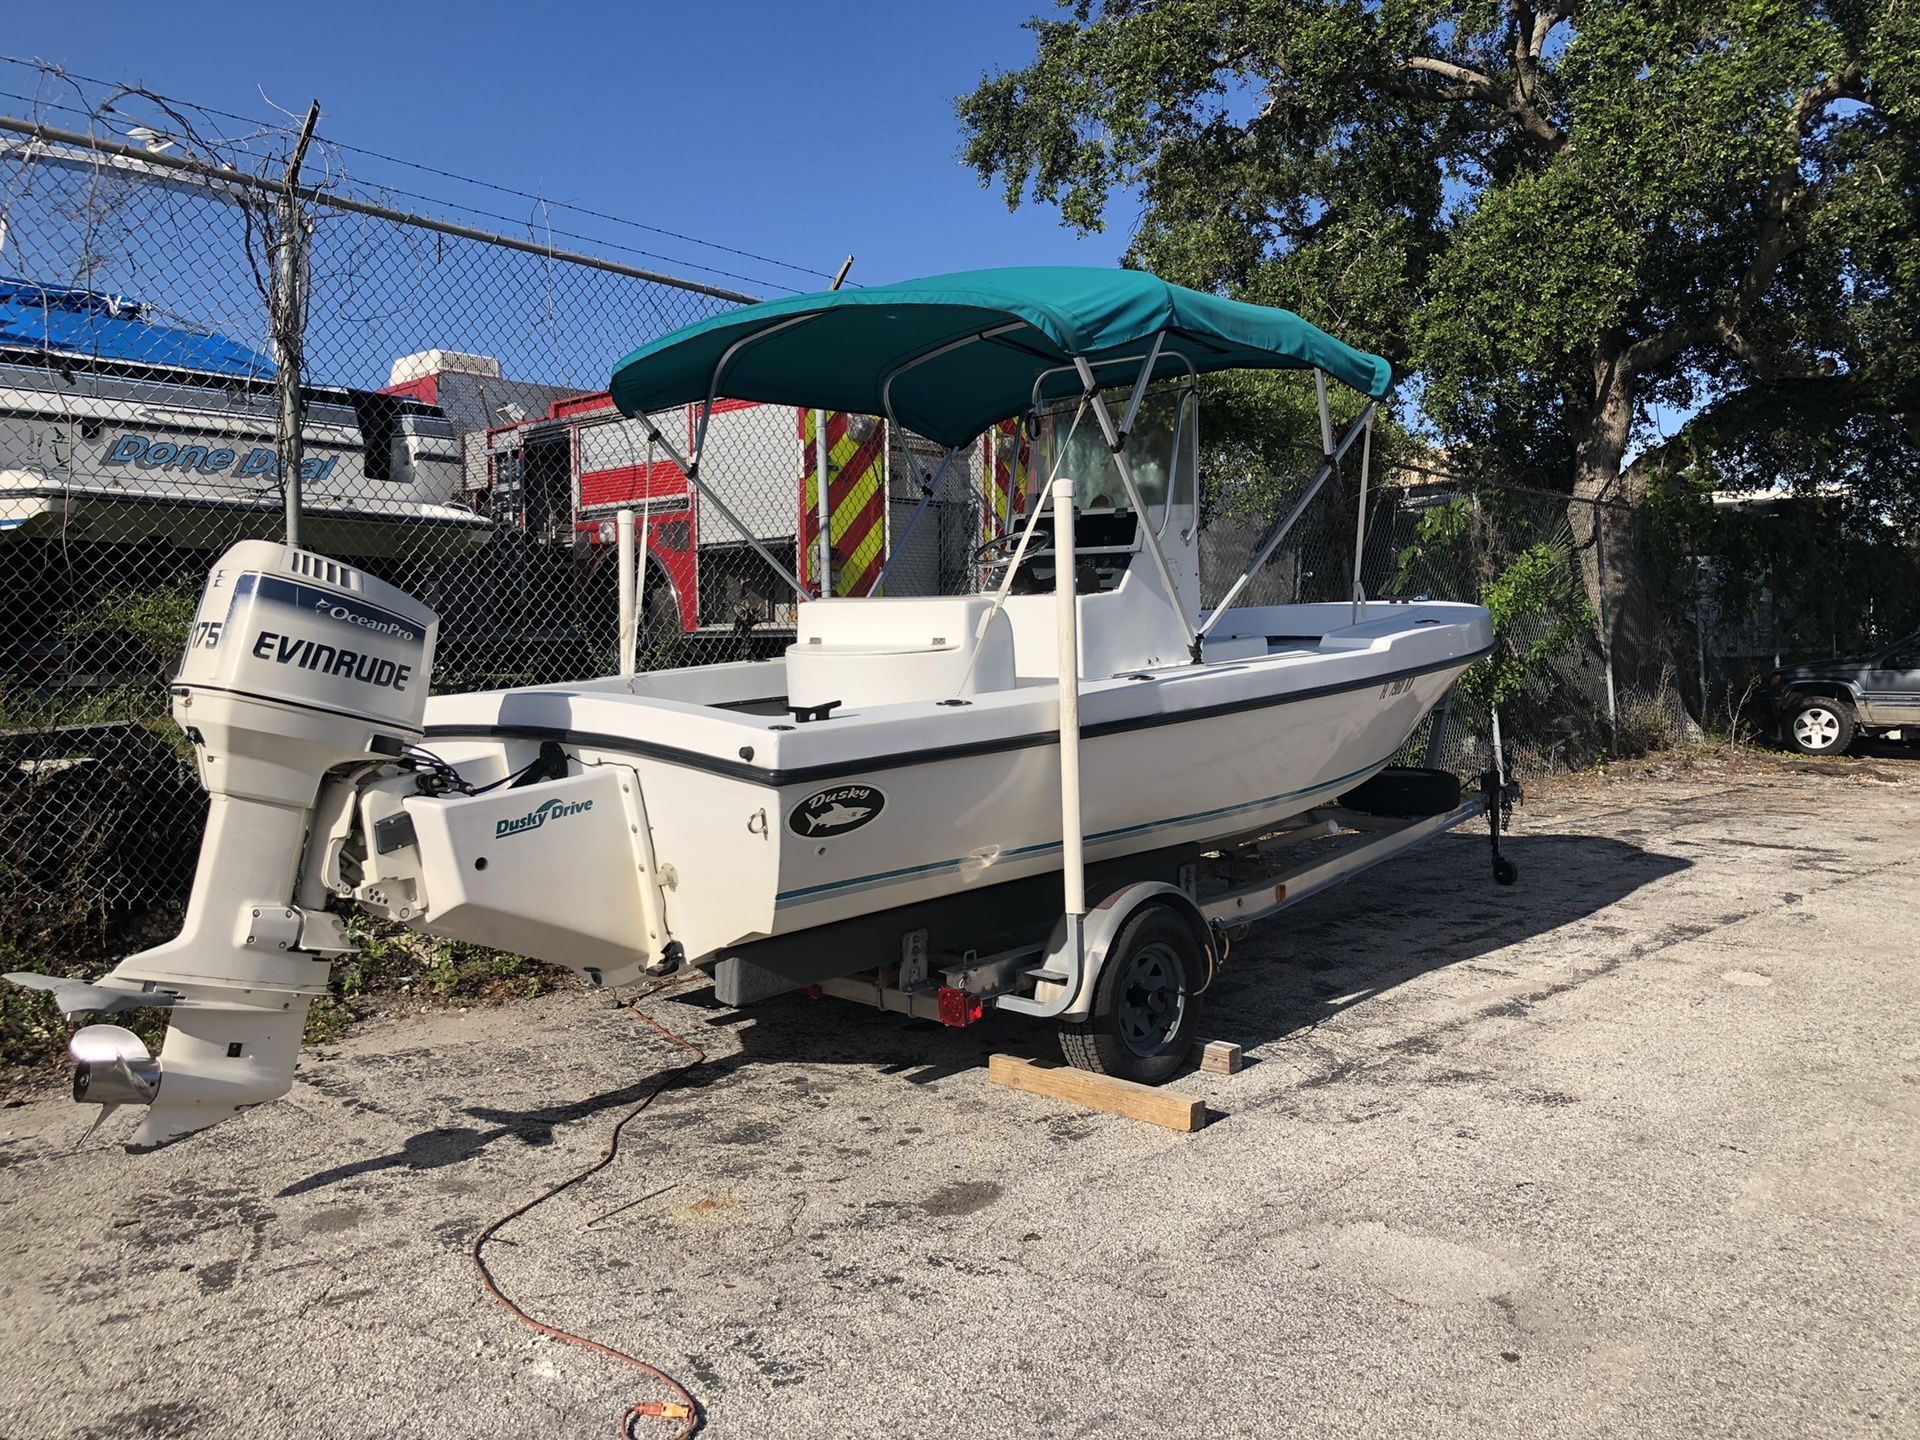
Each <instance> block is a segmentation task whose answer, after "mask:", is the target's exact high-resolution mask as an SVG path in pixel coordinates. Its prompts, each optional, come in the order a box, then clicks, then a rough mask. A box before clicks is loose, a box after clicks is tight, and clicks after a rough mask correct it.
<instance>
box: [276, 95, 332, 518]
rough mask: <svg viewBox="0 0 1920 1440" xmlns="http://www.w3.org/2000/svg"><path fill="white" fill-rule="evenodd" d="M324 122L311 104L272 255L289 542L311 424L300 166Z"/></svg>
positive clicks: (296, 144) (281, 455) (280, 446)
mask: <svg viewBox="0 0 1920 1440" xmlns="http://www.w3.org/2000/svg"><path fill="white" fill-rule="evenodd" d="M319 122H320V102H319V101H318V100H315V101H314V102H313V103H312V104H311V105H309V106H308V107H307V118H306V121H305V122H304V123H303V124H302V125H301V126H300V138H299V139H298V140H296V141H295V142H294V146H293V158H292V159H291V160H290V161H288V163H287V174H286V183H285V184H284V185H283V186H282V187H281V191H280V198H279V200H278V201H277V202H276V208H277V209H278V211H279V222H278V225H277V226H276V229H277V231H278V238H279V242H280V249H279V253H278V254H277V255H276V256H275V257H274V279H273V284H272V286H271V288H270V291H269V294H270V297H271V303H270V306H269V310H270V313H269V315H268V326H269V328H270V329H271V330H272V332H273V367H274V376H273V380H274V389H275V392H276V394H277V396H278V399H279V401H280V418H279V424H278V427H277V428H278V434H277V435H276V436H275V437H274V438H275V441H276V442H277V443H276V445H275V449H276V450H278V452H279V456H278V459H279V464H280V488H281V492H282V494H283V495H284V497H285V500H286V513H287V544H289V545H296V546H297V545H298V544H299V543H300V463H301V461H302V460H303V459H304V458H305V456H304V455H303V453H302V451H303V448H304V445H303V442H304V439H305V429H306V423H307V401H306V395H305V393H304V392H303V391H302V390H301V388H300V382H301V363H302V356H301V352H302V349H303V348H304V346H305V343H306V324H307V235H306V215H305V213H304V212H303V211H302V209H301V206H300V192H299V186H300V166H301V164H302V163H303V162H304V161H305V160H306V158H307V145H308V143H309V142H311V141H312V139H313V127H314V126H315V125H317V124H318V123H319Z"/></svg>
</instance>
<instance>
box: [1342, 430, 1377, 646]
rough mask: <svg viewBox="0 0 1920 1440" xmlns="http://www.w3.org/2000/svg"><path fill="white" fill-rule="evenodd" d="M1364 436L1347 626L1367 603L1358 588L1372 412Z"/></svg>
mask: <svg viewBox="0 0 1920 1440" xmlns="http://www.w3.org/2000/svg"><path fill="white" fill-rule="evenodd" d="M1366 422H1367V429H1366V434H1365V435H1364V436H1363V437H1362V438H1361V441H1360V513H1359V514H1358V515H1356V516H1355V517H1354V521H1353V597H1352V598H1353V618H1352V619H1351V620H1350V621H1349V622H1348V623H1349V624H1353V625H1358V624H1359V623H1360V610H1361V607H1362V606H1364V605H1365V604H1366V603H1367V597H1366V592H1365V591H1364V590H1362V589H1361V588H1360V567H1361V566H1362V564H1364V563H1365V561H1366V555H1367V471H1368V469H1369V468H1370V467H1371V466H1372V464H1373V411H1371V410H1369V411H1367V414H1366Z"/></svg>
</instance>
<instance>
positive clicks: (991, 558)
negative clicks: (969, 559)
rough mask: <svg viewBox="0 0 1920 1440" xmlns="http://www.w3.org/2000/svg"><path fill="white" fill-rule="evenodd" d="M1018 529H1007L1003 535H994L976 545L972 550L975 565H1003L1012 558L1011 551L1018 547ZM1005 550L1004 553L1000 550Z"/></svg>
mask: <svg viewBox="0 0 1920 1440" xmlns="http://www.w3.org/2000/svg"><path fill="white" fill-rule="evenodd" d="M1020 534H1021V532H1020V531H1018V530H1009V531H1008V532H1007V533H1006V534H1004V535H996V536H994V537H993V539H991V540H989V541H987V543H986V544H984V545H976V546H975V547H974V551H973V563H974V564H976V565H1004V564H1006V563H1007V562H1008V561H1009V560H1011V559H1013V552H1014V551H1016V550H1018V549H1019V548H1020ZM1002 551H1005V552H1006V553H1005V554H1002V553H1001V552H1002Z"/></svg>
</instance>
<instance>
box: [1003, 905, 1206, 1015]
mask: <svg viewBox="0 0 1920 1440" xmlns="http://www.w3.org/2000/svg"><path fill="white" fill-rule="evenodd" d="M1143 905H1164V906H1166V907H1167V908H1168V909H1169V910H1171V911H1173V912H1174V914H1176V915H1178V916H1179V917H1180V918H1181V919H1182V920H1184V921H1186V923H1187V928H1188V929H1190V930H1191V931H1192V932H1193V939H1194V943H1195V944H1197V945H1198V946H1199V947H1200V950H1201V953H1202V954H1204V955H1205V956H1206V957H1207V964H1208V966H1209V968H1210V969H1211V968H1212V967H1215V966H1218V964H1219V963H1220V962H1219V952H1218V947H1217V946H1216V944H1215V941H1214V937H1213V930H1212V927H1210V926H1209V925H1208V924H1207V920H1206V917H1205V916H1204V915H1202V914H1201V913H1200V907H1199V906H1198V905H1197V904H1195V903H1194V900H1193V897H1192V896H1191V895H1189V894H1187V892H1186V891H1184V890H1182V889H1181V888H1180V887H1179V886H1177V885H1169V884H1167V883H1166V882H1165V881H1163V880H1136V881H1133V882H1131V883H1121V884H1118V885H1116V886H1114V888H1113V889H1111V890H1109V891H1108V892H1107V893H1106V894H1105V895H1104V896H1102V897H1101V898H1100V899H1098V900H1096V901H1094V903H1093V904H1092V905H1091V906H1089V907H1088V910H1087V918H1086V923H1085V927H1084V933H1085V939H1084V942H1083V943H1084V946H1085V948H1084V951H1083V958H1084V961H1085V963H1084V965H1083V966H1082V967H1081V972H1080V987H1079V993H1078V994H1077V995H1075V996H1074V997H1073V1001H1072V1003H1070V1004H1069V1005H1068V1006H1067V1007H1066V1008H1065V1009H1064V1010H1061V1011H1060V1012H1059V1014H1058V1017H1057V1018H1059V1019H1061V1020H1085V1019H1087V1018H1088V1016H1089V1015H1090V1014H1091V1013H1092V1010H1093V991H1094V987H1095V986H1096V985H1098V984H1099V982H1100V967H1101V966H1102V965H1104V964H1106V961H1107V955H1108V953H1109V952H1110V951H1111V950H1112V948H1113V942H1114V940H1115V939H1116V938H1118V936H1119V934H1120V932H1121V931H1122V930H1123V929H1125V928H1126V924H1127V921H1129V920H1131V919H1132V918H1133V916H1134V914H1135V912H1136V911H1138V910H1139V909H1140V907H1141V906H1143ZM1066 948H1067V919H1066V916H1064V915H1063V916H1061V917H1060V919H1059V920H1058V921H1057V922H1055V924H1054V927H1053V934H1052V935H1051V936H1050V937H1049V938H1048V940H1047V952H1046V958H1045V960H1044V962H1043V963H1042V965H1041V969H1042V970H1045V971H1051V972H1053V973H1054V974H1071V973H1072V966H1071V964H1070V963H1069V961H1068V959H1067V955H1066ZM1059 988H1060V987H1058V986H1050V985H1047V984H1046V983H1044V982H1043V983H1042V984H1040V985H1039V986H1038V987H1037V988H1036V989H1035V992H1034V993H1035V998H1037V999H1043V1000H1044V999H1048V998H1056V999H1057V998H1058V994H1059Z"/></svg>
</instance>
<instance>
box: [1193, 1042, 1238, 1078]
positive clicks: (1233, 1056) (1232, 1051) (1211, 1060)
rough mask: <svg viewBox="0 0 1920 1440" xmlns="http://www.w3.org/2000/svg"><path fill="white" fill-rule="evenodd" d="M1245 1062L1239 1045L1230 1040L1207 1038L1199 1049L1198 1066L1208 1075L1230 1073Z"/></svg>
mask: <svg viewBox="0 0 1920 1440" xmlns="http://www.w3.org/2000/svg"><path fill="white" fill-rule="evenodd" d="M1245 1063H1246V1061H1245V1057H1243V1056H1242V1055H1241V1053H1240V1047H1239V1046H1238V1045H1235V1044H1234V1043H1233V1042H1232V1041H1230V1040H1209V1041H1208V1042H1207V1043H1206V1045H1205V1047H1204V1048H1202V1050H1201V1051H1200V1068H1201V1069H1202V1070H1204V1071H1206V1072H1207V1073H1208V1074H1209V1075H1231V1074H1233V1073H1234V1072H1235V1071H1237V1070H1238V1069H1239V1068H1240V1067H1241V1066H1242V1065H1243V1064H1245Z"/></svg>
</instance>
